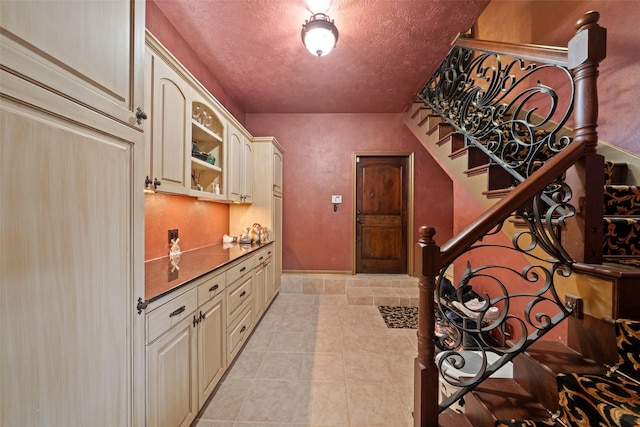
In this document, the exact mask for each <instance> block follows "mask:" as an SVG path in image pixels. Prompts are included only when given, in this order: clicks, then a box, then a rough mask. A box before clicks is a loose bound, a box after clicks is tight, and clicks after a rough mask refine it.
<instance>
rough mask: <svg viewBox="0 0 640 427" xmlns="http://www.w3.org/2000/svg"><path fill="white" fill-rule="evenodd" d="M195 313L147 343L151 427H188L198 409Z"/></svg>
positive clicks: (149, 423) (149, 419)
mask: <svg viewBox="0 0 640 427" xmlns="http://www.w3.org/2000/svg"><path fill="white" fill-rule="evenodd" d="M193 316H194V315H190V316H188V317H187V318H186V319H184V320H183V321H181V322H180V323H179V324H177V325H176V326H174V327H173V328H171V329H170V330H169V331H168V332H167V333H166V334H164V335H163V336H162V337H160V338H158V339H157V340H156V341H154V342H153V343H151V344H150V345H149V346H148V347H147V352H148V363H149V367H148V370H149V376H148V383H149V384H148V391H147V393H148V402H149V403H148V425H149V427H188V426H189V425H191V422H192V421H193V420H194V419H195V417H196V414H197V413H198V392H197V389H196V386H197V376H196V375H197V370H196V367H197V344H196V339H197V334H196V327H195V325H196V324H195V322H194V320H193ZM114 425H115V424H114Z"/></svg>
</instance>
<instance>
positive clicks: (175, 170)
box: [145, 49, 191, 194]
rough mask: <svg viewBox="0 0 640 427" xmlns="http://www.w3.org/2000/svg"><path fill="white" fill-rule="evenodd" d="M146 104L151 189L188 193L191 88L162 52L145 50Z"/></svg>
mask: <svg viewBox="0 0 640 427" xmlns="http://www.w3.org/2000/svg"><path fill="white" fill-rule="evenodd" d="M145 61H146V62H145V74H146V76H145V78H146V80H147V82H148V83H147V87H146V89H147V90H145V107H147V109H148V111H149V120H148V121H149V123H148V124H147V125H146V126H147V130H151V131H150V132H149V131H147V132H146V134H145V140H146V144H147V151H146V152H147V159H146V169H147V170H146V171H145V172H146V175H145V176H146V182H145V186H146V188H148V189H154V190H156V191H161V192H168V193H174V194H187V193H188V190H189V188H188V182H189V180H190V176H189V169H188V168H189V165H190V154H189V153H188V152H187V146H186V145H185V141H188V140H189V135H191V113H190V111H191V101H190V98H189V94H190V90H191V89H190V88H189V85H188V84H187V82H186V81H185V80H184V78H183V77H182V76H180V75H179V74H178V72H177V71H176V70H175V69H174V68H172V67H171V66H170V65H169V64H168V63H167V62H165V61H164V60H163V59H162V58H161V57H160V56H158V55H157V54H155V53H154V52H152V51H150V50H149V49H147V50H146V52H145Z"/></svg>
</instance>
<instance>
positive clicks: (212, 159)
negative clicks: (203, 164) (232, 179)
mask: <svg viewBox="0 0 640 427" xmlns="http://www.w3.org/2000/svg"><path fill="white" fill-rule="evenodd" d="M207 163H209V164H210V165H215V164H216V158H215V157H213V155H211V154H209V156H208V157H207Z"/></svg>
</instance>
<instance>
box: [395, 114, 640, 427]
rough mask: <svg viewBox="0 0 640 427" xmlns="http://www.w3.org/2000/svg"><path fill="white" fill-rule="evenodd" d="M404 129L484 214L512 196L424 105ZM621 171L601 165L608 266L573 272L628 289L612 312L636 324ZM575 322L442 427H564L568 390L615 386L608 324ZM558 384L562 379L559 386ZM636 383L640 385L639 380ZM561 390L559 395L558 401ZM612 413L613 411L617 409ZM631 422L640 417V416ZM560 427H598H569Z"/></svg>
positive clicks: (488, 165)
mask: <svg viewBox="0 0 640 427" xmlns="http://www.w3.org/2000/svg"><path fill="white" fill-rule="evenodd" d="M405 123H406V124H407V126H408V127H409V128H410V129H411V130H412V132H413V133H414V135H416V137H418V138H419V139H420V141H421V142H422V143H423V145H424V146H425V147H426V148H427V149H428V151H430V153H431V154H432V155H433V156H434V158H436V160H437V161H438V162H439V163H440V164H441V165H442V167H443V168H444V169H445V170H448V171H449V173H450V174H452V175H454V179H459V180H466V181H471V182H467V183H465V184H469V187H470V192H473V191H475V192H476V193H477V194H481V195H482V198H481V199H483V200H481V199H480V198H479V199H478V200H479V201H480V203H482V204H483V206H490V205H491V204H493V203H495V200H496V199H498V198H500V197H503V196H505V195H506V194H508V193H509V192H510V191H512V190H513V184H514V182H513V179H512V177H511V176H510V175H509V174H508V173H506V172H505V171H504V169H502V168H501V167H499V166H498V165H496V164H493V163H492V162H491V161H490V160H489V159H488V158H487V156H486V155H484V153H482V152H481V151H480V150H478V149H477V148H475V147H470V146H467V145H465V140H464V136H463V135H461V134H459V133H456V132H454V131H453V129H452V127H451V126H450V125H449V124H447V123H445V122H443V120H442V118H441V117H440V116H439V115H437V114H434V113H433V111H432V110H431V109H430V108H429V107H426V106H425V105H424V104H423V103H422V102H419V103H418V102H417V103H415V104H414V105H413V106H412V107H411V108H410V109H409V110H408V111H407V112H406V113H405ZM454 169H455V170H454ZM626 169H627V165H626V164H620V163H617V164H614V163H611V162H605V187H604V212H605V217H604V222H605V226H604V230H605V237H604V239H603V256H604V258H605V260H606V261H607V264H606V265H605V266H604V267H603V266H593V265H589V266H587V265H585V266H576V272H577V274H588V275H591V276H598V277H608V278H610V279H611V280H612V281H613V287H614V289H619V290H625V289H626V290H627V291H624V292H627V293H624V292H622V293H624V294H625V295H627V298H624V297H623V298H620V300H621V301H619V303H620V307H618V306H614V308H613V311H614V313H622V314H626V315H628V316H629V317H634V313H633V312H632V311H633V310H636V311H637V306H638V305H637V302H638V298H639V296H638V295H635V294H637V291H635V289H637V287H638V286H640V268H638V266H639V265H640V251H639V248H638V242H639V241H640V237H637V236H640V228H639V227H640V221H639V219H640V196H639V195H640V191H639V188H638V186H635V185H627V184H625V178H626V176H625V175H626ZM469 187H468V188H469ZM512 225H513V227H514V228H516V229H517V228H518V227H519V226H521V225H520V224H517V223H514V224H512ZM628 230H631V231H628ZM633 233H635V234H633ZM628 236H631V238H627V237H628ZM633 236H636V237H635V238H634V237H633ZM634 285H635V286H634ZM625 304H626V307H627V308H625V306H624V305H625ZM633 307H635V308H633ZM625 310H626V311H625ZM576 314H578V315H580V313H576ZM578 317H582V318H577V317H571V318H569V319H568V322H569V325H570V326H569V339H568V341H569V342H568V343H567V344H564V343H561V342H559V341H546V340H542V341H537V342H536V343H534V344H533V345H532V346H531V347H529V348H528V349H527V351H526V352H525V353H523V354H521V355H519V356H518V357H516V358H514V359H513V378H512V379H505V378H489V379H488V380H485V381H484V382H482V384H481V385H480V386H479V387H477V388H476V389H475V390H474V391H472V392H470V393H469V394H467V395H465V396H464V398H463V399H462V401H461V402H459V403H461V404H462V408H463V412H464V413H462V414H460V413H454V412H452V411H451V410H446V411H445V412H443V413H441V415H440V417H439V425H440V426H442V427H446V426H464V425H471V426H474V427H483V426H494V425H500V426H503V427H507V426H509V427H515V426H518V427H520V426H536V427H537V426H562V425H563V424H561V422H565V421H562V420H563V419H564V420H569V419H570V418H571V416H573V415H571V414H574V413H575V411H576V409H575V408H573V409H571V410H569V409H566V408H564V407H562V406H561V404H563V405H565V406H566V404H567V401H568V400H571V399H569V398H568V397H567V396H569V395H571V391H570V390H571V389H570V387H574V386H579V384H580V382H581V381H582V378H583V377H584V378H586V379H589V380H594V379H603V381H605V380H606V381H609V380H610V379H611V378H613V379H611V381H614V380H616V379H619V378H618V377H619V375H618V374H616V373H615V372H614V373H608V369H607V367H606V366H607V365H612V364H615V363H616V361H617V358H618V353H617V352H616V351H615V349H616V329H615V327H614V322H613V320H611V319H605V320H602V319H596V318H593V317H591V316H589V315H580V316H578ZM615 317H619V316H617V315H616V316H615ZM635 318H636V319H640V313H635ZM638 337H640V335H639V336H638ZM639 355H640V346H637V347H635V357H636V358H638V357H640V356H639ZM639 363H640V362H639ZM567 373H571V374H567ZM559 375H560V377H558V376H559ZM557 378H560V380H558V381H560V383H556V381H557ZM635 378H639V377H638V375H636V377H635ZM621 381H622V380H621ZM625 381H626V380H625ZM625 384H626V383H625ZM627 385H629V384H627ZM558 387H561V390H564V391H563V392H562V395H561V398H560V399H559V398H558ZM629 387H632V388H631V390H638V389H637V388H635V389H633V386H632V385H629ZM636 387H637V386H636ZM565 388H566V390H565ZM617 398H618V397H617ZM638 402H640V401H638ZM627 406H629V405H627ZM630 407H631V408H632V409H630V413H632V414H633V411H634V410H636V409H633V408H635V407H634V406H633V405H631V406H630ZM612 408H613V409H615V410H617V409H616V408H617V407H612ZM560 410H563V411H564V412H561V413H562V414H563V415H562V417H564V418H561V419H558V420H556V419H555V417H554V418H553V419H551V416H552V415H553V414H556V413H557V412H558V411H560ZM636 415H638V416H639V417H640V413H636ZM499 420H501V421H499ZM505 420H506V421H505ZM517 420H521V421H517ZM565 425H584V426H587V425H589V426H591V425H598V424H579V423H576V422H573V423H572V422H571V421H566V422H565ZM602 425H627V424H620V423H618V424H616V423H613V424H606V423H605V424H602ZM628 425H640V424H628Z"/></svg>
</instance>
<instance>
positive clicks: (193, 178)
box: [191, 174, 202, 191]
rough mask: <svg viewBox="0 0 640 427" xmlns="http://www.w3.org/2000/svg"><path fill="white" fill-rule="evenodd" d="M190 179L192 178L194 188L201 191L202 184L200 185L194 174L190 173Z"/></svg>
mask: <svg viewBox="0 0 640 427" xmlns="http://www.w3.org/2000/svg"><path fill="white" fill-rule="evenodd" d="M191 179H192V180H193V183H194V184H195V185H196V190H198V191H202V185H200V183H199V182H198V180H197V179H196V177H195V175H194V174H191Z"/></svg>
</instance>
